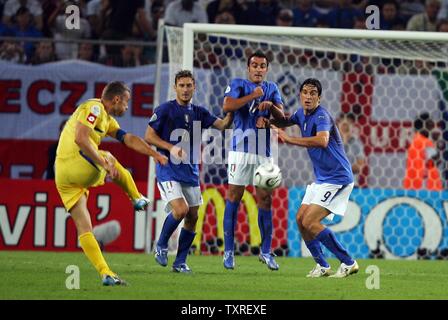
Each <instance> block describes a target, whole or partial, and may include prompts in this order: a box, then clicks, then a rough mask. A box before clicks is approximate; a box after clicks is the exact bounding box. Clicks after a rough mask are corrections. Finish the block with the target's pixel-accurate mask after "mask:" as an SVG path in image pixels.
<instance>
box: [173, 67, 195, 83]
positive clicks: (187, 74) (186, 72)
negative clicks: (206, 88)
mask: <svg viewBox="0 0 448 320" xmlns="http://www.w3.org/2000/svg"><path fill="white" fill-rule="evenodd" d="M180 78H191V80H193V83H195V81H194V77H193V73H192V72H191V71H190V70H180V71H179V72H178V73H176V76H175V78H174V85H176V84H177V80H179V79H180Z"/></svg>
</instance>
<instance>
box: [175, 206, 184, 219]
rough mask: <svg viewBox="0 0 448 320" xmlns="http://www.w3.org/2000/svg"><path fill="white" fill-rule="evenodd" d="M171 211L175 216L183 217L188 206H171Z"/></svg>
mask: <svg viewBox="0 0 448 320" xmlns="http://www.w3.org/2000/svg"><path fill="white" fill-rule="evenodd" d="M172 212H173V215H174V217H175V218H177V219H184V218H185V217H186V216H187V214H188V207H187V206H185V207H184V206H178V207H176V208H173V210H172Z"/></svg>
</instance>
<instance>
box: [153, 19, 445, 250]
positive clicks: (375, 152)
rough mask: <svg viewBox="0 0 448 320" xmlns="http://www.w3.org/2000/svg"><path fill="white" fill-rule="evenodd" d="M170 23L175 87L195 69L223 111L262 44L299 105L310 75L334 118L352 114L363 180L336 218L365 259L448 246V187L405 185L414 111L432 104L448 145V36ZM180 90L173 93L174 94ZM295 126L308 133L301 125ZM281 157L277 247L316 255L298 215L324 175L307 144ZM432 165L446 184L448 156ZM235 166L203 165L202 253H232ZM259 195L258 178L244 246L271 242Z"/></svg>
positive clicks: (435, 132)
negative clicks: (260, 220)
mask: <svg viewBox="0 0 448 320" xmlns="http://www.w3.org/2000/svg"><path fill="white" fill-rule="evenodd" d="M165 30H166V35H167V40H168V51H169V54H168V56H169V69H170V71H169V74H170V76H171V78H170V83H169V86H170V87H171V86H172V84H173V83H174V78H173V77H174V75H175V73H176V72H177V71H179V70H181V69H193V70H194V75H195V78H196V93H195V96H194V101H193V102H194V103H196V104H199V105H202V106H204V107H206V108H208V109H209V110H210V112H211V113H212V114H215V115H218V116H223V112H222V102H223V98H224V91H225V88H226V87H227V86H228V85H229V83H230V80H231V79H233V78H236V77H240V78H246V77H247V73H246V70H247V67H246V66H247V64H246V63H247V57H248V56H249V55H250V54H251V53H253V52H254V51H256V50H261V51H262V52H264V53H265V54H267V56H268V57H269V60H270V65H269V71H268V75H267V80H270V81H274V82H275V83H277V85H278V87H279V89H280V91H281V94H282V98H283V102H284V106H285V111H286V113H288V114H291V113H293V112H294V111H295V110H296V109H297V108H298V107H299V99H298V88H299V86H300V83H301V82H302V81H303V80H305V79H306V78H310V77H313V78H317V79H319V80H320V81H321V83H322V85H323V93H322V97H321V104H322V105H323V106H325V107H326V108H327V109H328V110H329V111H330V113H331V114H332V115H333V118H334V119H338V118H339V117H340V116H341V115H347V114H348V116H345V117H343V118H341V121H340V122H338V123H339V124H340V126H345V127H344V128H345V129H344V132H346V133H344V136H345V137H346V142H347V144H348V145H349V146H347V148H349V149H348V150H347V154H348V155H349V158H350V161H351V162H352V164H353V165H355V164H356V165H355V167H356V168H355V171H358V172H357V174H356V175H355V178H356V186H357V187H356V188H355V190H354V191H353V193H352V195H351V198H350V203H349V208H348V210H347V215H346V216H345V218H343V219H341V218H340V217H336V218H335V219H334V220H333V221H331V222H328V224H329V225H330V226H331V228H332V229H333V230H334V231H335V232H336V234H337V237H338V238H339V240H340V241H341V242H342V243H343V244H344V245H345V246H346V247H347V248H348V250H349V251H350V252H351V253H352V254H353V255H354V256H355V257H358V258H368V257H386V258H415V257H421V256H423V255H424V254H423V253H424V252H429V253H436V252H442V251H443V249H444V248H447V247H448V236H447V235H448V229H447V223H446V219H447V218H446V203H445V202H444V200H443V199H447V194H446V191H443V190H440V188H439V189H437V190H429V189H428V188H427V187H425V186H426V184H425V183H426V181H425V182H424V183H423V187H421V188H420V190H405V189H404V188H403V185H404V184H403V183H404V182H403V181H404V177H405V175H406V167H407V160H406V159H407V148H408V147H409V145H410V143H411V142H412V139H413V138H414V122H415V119H416V118H418V117H421V114H422V113H423V112H424V113H427V114H428V116H429V117H430V118H431V119H432V120H433V122H434V124H435V128H434V129H432V130H431V133H430V136H429V139H430V140H432V141H433V143H434V148H433V151H435V152H439V153H440V154H442V153H443V150H440V149H443V139H444V138H445V139H447V131H446V129H445V127H446V121H447V120H448V115H447V114H448V109H446V108H447V107H446V104H445V101H446V99H447V98H448V91H447V88H448V86H447V83H448V82H447V81H448V69H447V57H448V52H447V51H448V50H447V48H448V35H444V34H436V33H419V32H397V31H395V32H382V31H370V30H338V29H315V28H313V29H308V28H282V27H251V26H234V25H232V26H226V25H206V24H204V25H202V24H185V26H184V28H183V29H180V28H175V27H165ZM164 85H167V84H164ZM169 92H170V93H169V96H168V97H162V99H163V98H166V99H172V98H174V92H173V90H170V91H169ZM444 121H445V122H444ZM426 123H427V122H426V121H425V124H424V125H426ZM340 129H341V128H340ZM429 129H430V128H429ZM288 131H289V133H290V134H293V135H300V132H299V129H298V127H296V126H295V127H291V128H288ZM437 147H439V150H438V149H437ZM431 156H433V154H431ZM276 161H278V165H279V166H280V168H281V170H282V175H283V183H282V186H281V187H280V188H278V189H277V190H276V191H275V192H274V198H273V215H274V234H273V241H272V248H273V250H274V251H275V253H276V254H277V255H288V256H308V255H309V252H308V250H307V249H306V247H305V246H304V244H303V241H302V239H301V236H300V233H299V232H298V229H297V226H296V223H295V213H296V211H297V209H298V208H299V206H300V203H301V200H302V197H303V195H304V193H305V188H306V185H307V184H309V183H311V182H312V181H313V179H314V176H313V170H312V167H311V162H310V160H309V158H308V155H307V152H306V150H305V149H304V148H300V147H296V146H291V145H285V144H279V147H278V157H277V159H276ZM433 165H434V166H435V168H436V170H437V171H438V172H439V174H440V177H439V179H440V181H439V182H441V183H442V184H443V188H445V187H446V179H445V178H444V176H443V175H444V174H446V170H447V169H446V159H444V158H443V155H442V156H440V157H438V159H437V160H434V162H433ZM226 172H227V170H226V165H225V164H222V163H220V164H214V163H211V164H210V163H202V165H201V175H200V176H201V183H202V187H203V196H204V205H203V206H202V207H201V209H200V212H199V220H198V228H197V237H196V239H195V242H194V245H195V252H196V253H198V254H199V253H200V254H219V253H221V252H222V250H223V243H222V239H223V215H224V207H225V196H226V188H227V176H226ZM443 188H442V189H443ZM254 196H255V194H254V189H253V188H250V187H249V188H248V189H247V192H246V193H245V195H244V198H243V202H242V205H241V206H240V209H239V213H238V223H237V230H236V233H235V234H236V239H235V240H236V250H237V252H238V253H240V254H245V255H246V254H247V255H249V254H256V253H258V250H259V249H258V246H259V245H260V240H261V238H260V234H259V231H258V226H257V210H258V209H257V205H256V201H255V197H254ZM425 250H426V251H425ZM327 253H328V252H327Z"/></svg>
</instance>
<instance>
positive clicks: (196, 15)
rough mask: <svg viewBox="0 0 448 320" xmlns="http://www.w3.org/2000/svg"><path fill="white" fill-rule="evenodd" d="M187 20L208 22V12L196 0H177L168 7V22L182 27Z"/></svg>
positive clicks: (166, 16) (166, 13) (166, 15)
mask: <svg viewBox="0 0 448 320" xmlns="http://www.w3.org/2000/svg"><path fill="white" fill-rule="evenodd" d="M187 22H196V23H207V22H208V17H207V12H206V11H205V9H204V8H203V7H202V6H201V5H200V4H199V3H197V2H196V1H194V0H176V1H173V2H171V3H170V4H169V5H168V6H167V7H166V11H165V23H166V24H168V25H171V26H177V27H182V26H183V25H184V23H187Z"/></svg>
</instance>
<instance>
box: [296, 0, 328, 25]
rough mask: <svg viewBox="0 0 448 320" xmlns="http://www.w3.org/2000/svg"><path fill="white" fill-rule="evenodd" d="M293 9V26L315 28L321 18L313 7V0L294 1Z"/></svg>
mask: <svg viewBox="0 0 448 320" xmlns="http://www.w3.org/2000/svg"><path fill="white" fill-rule="evenodd" d="M295 3H296V7H295V8H294V9H293V13H294V26H296V27H315V26H316V25H317V22H318V21H319V19H320V18H321V14H320V13H319V11H317V9H316V8H314V7H313V0H296V1H295Z"/></svg>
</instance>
